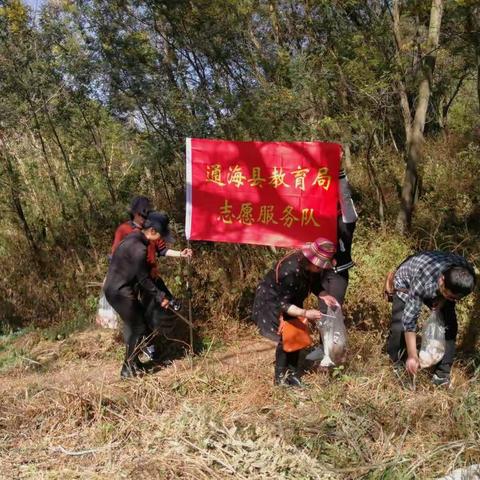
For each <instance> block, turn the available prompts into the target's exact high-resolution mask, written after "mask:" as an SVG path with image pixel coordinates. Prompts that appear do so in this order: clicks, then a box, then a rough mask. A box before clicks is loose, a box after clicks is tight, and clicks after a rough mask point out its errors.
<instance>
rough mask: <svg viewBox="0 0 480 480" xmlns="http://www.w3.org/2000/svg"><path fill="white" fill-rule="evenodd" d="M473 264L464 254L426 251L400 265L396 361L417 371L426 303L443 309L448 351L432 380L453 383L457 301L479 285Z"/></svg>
mask: <svg viewBox="0 0 480 480" xmlns="http://www.w3.org/2000/svg"><path fill="white" fill-rule="evenodd" d="M475 283H476V277H475V271H474V268H473V266H472V265H471V264H470V263H468V262H467V260H466V259H465V258H463V257H462V256H460V255H456V254H454V253H449V252H441V251H425V252H420V253H417V254H416V255H412V256H410V257H408V258H407V259H406V260H404V262H403V263H401V264H400V266H399V267H398V268H397V270H396V272H395V275H394V277H393V287H394V289H393V292H392V293H393V298H392V319H391V325H390V332H389V336H388V340H387V352H388V354H389V356H390V358H391V360H392V361H393V362H395V363H396V364H400V365H402V364H403V362H404V361H405V368H406V370H407V371H408V372H409V373H410V374H412V375H415V374H416V373H417V371H418V369H419V366H420V361H419V358H418V353H417V344H416V327H417V319H418V317H419V315H420V311H421V309H422V305H423V304H425V305H427V307H428V308H430V309H437V310H439V311H440V312H441V314H442V316H443V320H444V322H445V327H446V329H445V340H446V349H445V354H444V356H443V358H442V360H440V362H439V363H438V364H437V365H436V366H435V367H434V368H435V370H434V374H433V377H432V382H433V383H434V384H436V385H447V386H448V385H450V371H451V369H452V364H453V361H454V358H455V341H456V338H457V330H458V326H457V315H456V312H455V304H456V302H457V301H458V300H460V299H462V298H463V297H465V296H466V295H468V294H470V293H471V292H472V291H473V289H474V288H475Z"/></svg>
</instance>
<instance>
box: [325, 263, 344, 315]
mask: <svg viewBox="0 0 480 480" xmlns="http://www.w3.org/2000/svg"><path fill="white" fill-rule="evenodd" d="M347 286H348V270H343V271H342V272H338V273H337V272H334V271H333V270H326V271H325V273H324V275H323V279H322V288H323V290H324V291H325V292H327V293H328V294H329V295H332V297H334V298H335V300H337V302H338V303H339V304H340V305H343V302H344V301H345V294H346V292H347ZM318 306H319V310H320V311H321V312H322V313H327V305H326V304H325V302H322V301H321V300H320V301H319V305H318Z"/></svg>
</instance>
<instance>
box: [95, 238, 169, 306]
mask: <svg viewBox="0 0 480 480" xmlns="http://www.w3.org/2000/svg"><path fill="white" fill-rule="evenodd" d="M148 245H149V241H148V240H147V237H146V236H145V235H144V234H143V233H142V232H141V231H134V232H132V233H130V234H129V235H128V236H126V237H125V239H124V240H123V241H122V242H121V243H120V244H119V245H118V247H117V248H116V249H115V252H114V254H113V256H112V260H111V262H110V266H109V268H108V273H107V278H106V280H105V284H104V287H103V289H104V291H105V295H106V297H107V299H109V298H112V297H116V296H122V297H129V298H132V299H134V298H136V296H137V294H138V290H139V289H140V290H142V291H143V292H144V293H148V294H149V295H150V296H151V297H153V298H155V299H156V300H157V302H161V301H162V299H163V298H164V297H165V293H164V292H162V291H160V290H159V289H158V288H157V287H156V286H155V284H154V283H153V282H152V280H151V277H150V271H151V265H150V264H149V263H148V261H147V249H148Z"/></svg>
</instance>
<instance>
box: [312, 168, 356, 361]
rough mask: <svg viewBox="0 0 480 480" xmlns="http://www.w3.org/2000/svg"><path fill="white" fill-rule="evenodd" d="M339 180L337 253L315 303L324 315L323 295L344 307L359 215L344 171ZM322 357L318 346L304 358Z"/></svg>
mask: <svg viewBox="0 0 480 480" xmlns="http://www.w3.org/2000/svg"><path fill="white" fill-rule="evenodd" d="M338 180H339V181H338V184H339V198H338V216H337V251H336V253H335V256H334V257H333V258H334V260H335V262H334V263H335V266H334V268H333V269H331V270H328V271H326V272H325V275H324V276H323V279H322V292H320V295H319V302H318V308H319V310H320V311H321V312H322V313H327V310H328V306H327V304H326V303H325V302H324V301H323V300H322V297H323V295H331V296H333V297H334V298H335V299H336V300H337V302H338V305H339V306H340V307H341V306H342V305H343V302H344V301H345V294H346V292H347V287H348V279H349V270H350V268H352V267H353V266H354V263H353V261H352V243H353V232H354V231H355V226H356V224H357V220H358V214H357V211H356V209H355V205H354V203H353V200H352V192H351V189H350V185H349V183H348V178H347V174H346V173H345V170H343V169H342V170H340V172H339V176H338ZM323 355H324V349H323V346H319V347H317V348H316V349H315V350H313V351H312V352H310V353H309V354H308V355H307V360H310V361H318V360H321V359H322V358H323Z"/></svg>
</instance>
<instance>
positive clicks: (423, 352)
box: [418, 310, 446, 368]
mask: <svg viewBox="0 0 480 480" xmlns="http://www.w3.org/2000/svg"><path fill="white" fill-rule="evenodd" d="M445 347H446V342H445V322H444V320H443V316H442V314H441V313H440V312H439V311H437V310H434V311H433V312H432V313H431V315H430V317H428V319H427V321H426V322H425V325H424V326H423V333H422V346H421V347H420V353H419V355H418V356H419V359H420V368H427V367H431V366H432V365H436V364H437V363H438V362H440V360H441V359H442V358H443V356H444V355H445Z"/></svg>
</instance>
